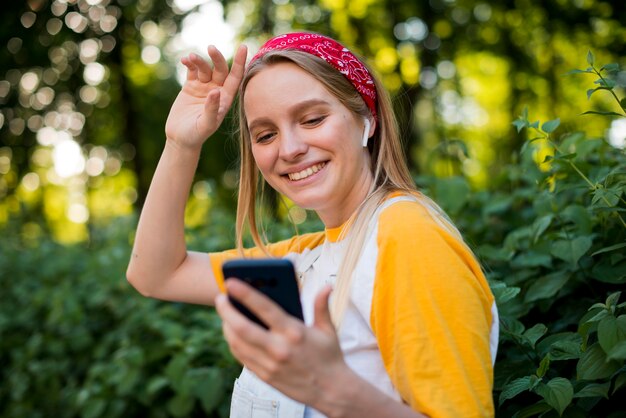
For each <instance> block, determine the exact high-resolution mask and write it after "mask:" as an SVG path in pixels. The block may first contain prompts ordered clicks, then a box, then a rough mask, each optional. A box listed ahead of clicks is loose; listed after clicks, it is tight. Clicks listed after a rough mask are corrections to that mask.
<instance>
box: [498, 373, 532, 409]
mask: <svg viewBox="0 0 626 418" xmlns="http://www.w3.org/2000/svg"><path fill="white" fill-rule="evenodd" d="M529 389H530V376H524V377H520V378H518V379H515V380H513V381H512V382H509V383H507V384H506V385H505V386H504V387H503V388H502V392H500V398H499V400H498V402H499V403H500V405H502V403H503V402H504V401H506V400H507V399H511V398H514V397H516V396H517V395H519V394H520V393H522V392H524V391H526V390H529Z"/></svg>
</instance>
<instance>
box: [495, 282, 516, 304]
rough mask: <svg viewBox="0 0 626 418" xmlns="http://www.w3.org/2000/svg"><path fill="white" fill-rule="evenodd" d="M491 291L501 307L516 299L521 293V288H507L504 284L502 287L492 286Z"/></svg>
mask: <svg viewBox="0 0 626 418" xmlns="http://www.w3.org/2000/svg"><path fill="white" fill-rule="evenodd" d="M491 290H492V291H493V295H494V297H495V298H496V301H497V302H498V304H499V305H502V304H504V303H506V302H508V301H510V300H511V299H513V298H515V296H517V295H518V294H519V292H520V290H521V289H520V288H519V287H507V286H506V285H505V284H504V283H502V285H501V286H500V285H497V286H494V285H492V288H491Z"/></svg>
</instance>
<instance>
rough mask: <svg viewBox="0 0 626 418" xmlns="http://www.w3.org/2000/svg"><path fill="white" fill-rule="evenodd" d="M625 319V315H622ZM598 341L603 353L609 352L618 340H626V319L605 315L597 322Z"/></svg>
mask: <svg viewBox="0 0 626 418" xmlns="http://www.w3.org/2000/svg"><path fill="white" fill-rule="evenodd" d="M624 319H626V317H624ZM598 342H599V343H600V347H602V349H603V350H604V352H605V353H607V354H608V353H610V352H611V350H613V347H615V345H617V344H618V343H620V342H626V321H621V323H620V321H618V320H617V318H615V317H614V316H613V315H607V316H605V317H604V318H602V320H601V321H600V322H599V323H598Z"/></svg>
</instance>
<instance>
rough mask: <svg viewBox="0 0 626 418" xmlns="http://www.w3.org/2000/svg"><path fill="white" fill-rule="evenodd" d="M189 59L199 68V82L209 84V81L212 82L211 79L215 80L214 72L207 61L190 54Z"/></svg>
mask: <svg viewBox="0 0 626 418" xmlns="http://www.w3.org/2000/svg"><path fill="white" fill-rule="evenodd" d="M189 58H190V60H191V62H192V63H193V64H194V65H195V66H196V68H197V77H198V80H200V81H202V82H203V83H208V82H209V81H211V79H212V78H213V70H212V69H211V65H210V64H209V63H208V62H207V61H206V60H204V59H203V58H201V57H200V56H198V55H196V54H190V55H189Z"/></svg>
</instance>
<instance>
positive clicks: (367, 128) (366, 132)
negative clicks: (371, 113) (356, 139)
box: [361, 118, 370, 147]
mask: <svg viewBox="0 0 626 418" xmlns="http://www.w3.org/2000/svg"><path fill="white" fill-rule="evenodd" d="M363 121H364V122H365V129H364V130H363V139H362V140H361V143H362V144H363V146H364V147H367V141H368V140H369V139H370V121H369V119H367V118H364V119H363Z"/></svg>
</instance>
